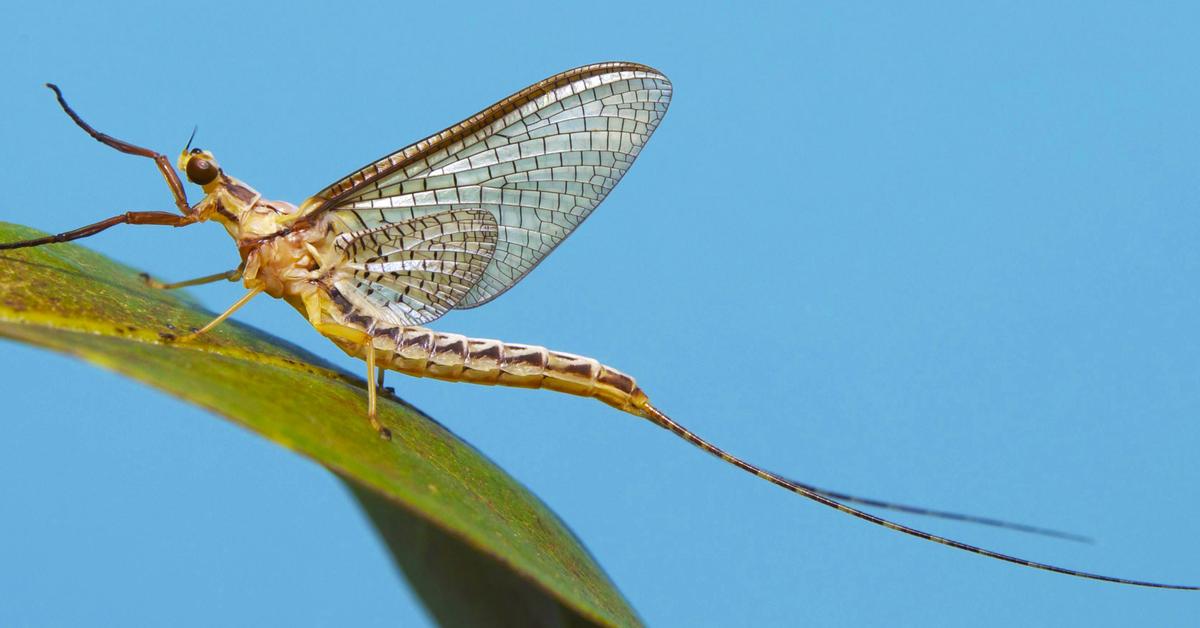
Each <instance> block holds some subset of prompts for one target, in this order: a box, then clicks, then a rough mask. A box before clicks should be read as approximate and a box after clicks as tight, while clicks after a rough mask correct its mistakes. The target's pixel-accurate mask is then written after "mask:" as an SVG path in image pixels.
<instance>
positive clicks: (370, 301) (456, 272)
mask: <svg viewBox="0 0 1200 628" xmlns="http://www.w3.org/2000/svg"><path fill="white" fill-rule="evenodd" d="M496 232H497V230H496V219H495V218H493V217H492V214H491V213H490V212H487V211H484V210H481V209H456V210H449V211H442V212H438V213H434V214H428V215H425V216H420V217H417V218H411V219H408V220H404V221H401V222H397V223H394V224H384V225H380V226H377V227H372V228H367V229H361V230H358V231H354V232H347V233H343V234H341V235H339V236H338V237H337V239H336V240H335V241H334V246H336V247H337V248H338V250H339V251H340V252H341V253H342V256H343V258H342V261H341V263H339V264H337V265H336V267H335V268H336V270H335V271H334V272H335V274H334V277H333V286H334V288H336V289H337V292H338V293H339V294H340V295H341V296H342V297H344V298H345V299H346V300H347V301H349V303H350V305H351V306H352V308H353V313H354V314H357V315H360V316H367V317H370V318H372V319H375V320H378V321H380V322H382V323H384V324H385V325H388V326H401V325H424V324H425V323H428V322H429V321H432V320H433V319H435V318H438V317H439V316H441V315H443V314H445V313H446V312H447V311H449V310H450V309H451V308H453V307H454V306H456V305H457V304H458V303H460V302H461V301H462V299H463V298H464V297H465V296H466V295H467V293H468V292H470V290H471V288H472V287H474V286H475V285H476V284H478V282H479V280H480V278H481V277H482V276H483V273H484V270H485V269H486V268H487V265H488V262H490V261H491V259H492V256H493V255H494V254H495V251H496Z"/></svg>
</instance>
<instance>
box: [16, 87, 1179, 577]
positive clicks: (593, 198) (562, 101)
mask: <svg viewBox="0 0 1200 628" xmlns="http://www.w3.org/2000/svg"><path fill="white" fill-rule="evenodd" d="M48 87H50V89H52V90H53V91H54V94H55V96H56V98H57V99H58V103H59V105H60V106H61V107H62V109H63V110H64V111H65V112H66V113H67V115H69V116H70V117H71V119H72V120H74V122H75V124H76V125H78V126H79V127H80V128H82V129H83V130H84V131H86V132H87V133H88V134H89V135H91V136H92V137H93V138H94V139H96V140H98V141H99V142H101V143H103V144H105V145H107V146H110V147H112V148H114V149H116V150H119V151H121V152H124V153H129V154H132V155H138V156H142V157H148V158H151V159H153V160H154V161H155V163H156V165H157V167H158V169H159V171H160V172H161V173H162V176H163V178H164V179H165V180H166V182H167V185H168V187H170V190H171V193H172V195H173V197H174V200H175V205H176V207H177V209H178V210H179V213H178V214H176V213H170V212H160V211H146V212H128V213H124V214H119V215H117V216H113V217H111V218H108V219H106V220H102V221H100V222H97V223H94V224H91V225H88V226H85V227H81V228H79V229H75V230H73V231H68V232H65V233H60V234H58V235H53V236H47V237H43V238H37V239H33V240H26V241H21V242H10V243H4V244H0V249H17V248H22V247H31V246H41V245H45V244H52V243H58V242H67V241H70V240H76V239H79V238H84V237H88V236H91V235H95V234H97V233H99V232H101V231H103V230H105V229H108V228H109V227H113V226H115V225H119V224H132V225H168V226H172V227H184V226H188V225H192V224H197V223H201V222H206V221H215V222H217V223H219V224H221V226H223V227H224V228H225V230H226V231H228V233H229V235H230V236H231V237H232V238H233V239H234V241H235V242H236V243H237V247H238V253H239V255H240V257H241V264H239V265H238V267H237V268H236V269H234V270H230V271H227V272H221V273H215V274H213V275H209V276H206V277H201V278H198V279H194V280H190V281H184V282H179V283H175V284H159V283H157V282H154V281H153V280H148V281H151V283H152V284H153V285H158V286H159V287H163V288H174V287H181V286H186V285H196V284H201V283H208V282H213V281H220V280H223V279H228V280H237V279H240V280H241V281H242V282H243V284H244V285H245V287H246V288H247V292H246V294H245V296H243V297H242V298H241V299H239V300H238V301H237V302H236V303H234V304H233V305H232V306H230V307H229V308H228V309H227V310H225V311H224V312H223V313H222V314H220V315H219V316H217V317H216V318H215V319H213V320H212V322H210V323H209V324H207V325H205V326H204V327H203V328H202V329H200V330H198V331H196V332H195V333H194V334H192V335H193V336H194V335H198V334H202V333H205V332H207V331H208V330H210V329H212V328H213V327H215V326H216V325H218V324H220V323H221V322H222V321H224V320H225V319H226V318H228V317H229V316H230V315H231V314H233V313H234V312H235V311H236V310H237V309H238V308H240V307H242V306H243V305H245V304H246V303H247V302H248V301H250V300H251V299H252V298H254V297H255V296H256V295H259V294H261V293H264V292H265V293H266V294H269V295H271V296H273V297H276V298H281V299H283V300H285V301H287V302H288V303H289V304H291V305H292V306H293V307H295V308H296V309H297V310H298V311H299V312H300V313H301V314H302V315H304V316H305V317H306V318H307V319H308V321H309V322H310V323H311V324H312V325H313V327H315V328H316V329H317V330H318V331H319V332H320V333H321V334H323V335H324V336H326V337H327V338H329V339H330V340H332V341H333V342H334V343H335V344H336V345H337V346H338V347H340V348H341V349H342V350H343V351H345V352H346V353H347V354H349V355H351V356H354V357H356V358H361V359H363V360H364V361H365V362H366V365H367V378H366V381H367V417H368V419H369V421H370V422H371V424H372V426H373V427H374V429H375V430H376V431H377V432H378V433H379V435H380V436H382V437H383V438H390V434H389V432H388V431H387V429H386V428H385V427H383V426H382V425H381V424H380V423H379V422H378V420H377V419H376V416H375V415H376V395H377V392H378V390H379V388H380V387H381V386H382V384H383V374H384V372H385V370H393V371H397V372H400V373H405V374H408V375H413V376H417V377H432V378H435V379H440V380H445V381H451V382H470V383H475V384H485V385H500V386H515V387H520V388H545V389H550V390H555V391H560V392H565V393H569V394H573V395H579V396H584V397H592V398H595V399H598V400H600V401H602V402H604V403H606V404H608V405H610V406H613V407H614V408H617V409H618V410H621V411H623V412H627V413H629V414H632V415H635V416H638V417H642V418H645V419H648V420H649V421H651V422H653V423H654V424H656V425H658V426H660V427H662V428H665V429H667V430H669V431H670V432H672V433H674V434H675V435H677V436H679V437H680V438H682V439H684V440H686V441H688V442H689V443H691V444H693V445H695V446H696V447H699V448H700V449H702V450H704V451H706V452H708V453H709V454H712V455H713V456H716V457H717V458H720V459H721V460H723V461H725V462H727V463H729V464H732V465H733V466H736V467H738V468H739V469H742V470H743V471H746V472H748V473H751V474H754V475H756V476H758V477H759V478H762V479H764V480H766V481H768V482H771V483H772V484H775V485H778V486H780V487H782V488H784V489H787V490H789V491H791V492H793V493H797V494H799V495H802V496H804V497H807V498H808V499H811V500H814V501H816V502H818V503H820V504H823V505H825V506H828V507H830V508H834V509H837V510H839V511H841V512H844V513H846V514H849V515H852V516H854V517H858V518H859V519H863V520H865V521H868V522H870V523H873V524H876V525H880V526H883V527H885V528H889V529H891V530H895V531H897V532H902V533H904V534H908V535H911V536H915V537H918V538H921V539H925V540H928V541H933V542H935V543H940V544H942V545H947V546H950V547H954V548H957V549H960V550H965V551H968V552H972V553H975V554H980V555H983V556H987V557H990V558H995V559H999V560H1003V561H1007V562H1010V563H1016V564H1018V565H1023V566H1026V567H1033V568H1036V569H1042V570H1046V571H1051V572H1056V573H1061V574H1067V575H1071V576H1078V577H1083V578H1091V579H1094V580H1103V581H1108V582H1117V583H1124V584H1132V585H1138V586H1146V587H1157V588H1169V589H1189V590H1197V589H1200V587H1197V586H1189V585H1172V584H1160V583H1154V582H1146V581H1141V580H1130V579H1125V578H1115V577H1110V576H1103V575H1098V574H1093V573H1087V572H1082V571H1076V570H1073V569H1066V568H1062V567H1056V566H1053V565H1048V564H1043V563H1038V562H1033V561H1029V560H1025V559H1022V558H1016V557H1013V556H1008V555H1005V554H1001V553H998V552H994V551H991V550H987V549H983V548H980V547H976V546H973V545H968V544H966V543H961V542H958V541H954V540H951V539H947V538H943V537H940V536H936V535H933V534H929V533H927V532H922V531H920V530H916V529H913V528H910V527H907V526H904V525H901V524H898V523H894V522H892V521H889V520H887V519H883V518H880V517H878V516H875V515H873V514H869V513H867V512H865V511H862V510H859V509H856V508H853V507H851V506H848V505H847V503H855V502H857V503H861V504H866V505H868V506H876V507H883V508H891V509H895V510H902V511H907V512H913V513H917V514H925V515H932V516H939V517H944V518H953V519H960V520H966V521H973V522H977V523H984V524H988V525H997V526H1002V527H1010V528H1017V529H1021V530H1024V531H1027V532H1035V533H1042V534H1051V535H1056V536H1067V535H1065V534H1062V533H1057V532H1054V531H1049V530H1043V529H1040V528H1033V527H1031V526H1020V525H1017V524H1009V523H1006V522H1002V521H997V520H992V519H984V518H980V517H972V516H968V515H959V514H955V513H946V512H941V511H932V510H928V509H923V508H915V507H911V506H903V505H900V504H892V503H888V502H882V501H878V500H872V499H867V498H860V497H854V496H851V495H846V494H843V493H836V492H833V491H827V490H824V489H820V488H817V487H814V486H811V485H808V484H803V483H800V482H796V481H793V480H790V479H787V478H785V477H783V476H780V475H777V474H775V473H772V472H770V471H767V470H765V469H762V468H760V467H758V466H755V465H753V464H750V463H749V462H746V461H744V460H742V459H741V458H738V457H736V456H734V455H732V454H729V453H727V452H725V451H724V450H722V449H720V448H719V447H717V446H715V445H713V444H711V443H709V442H708V441H706V440H704V439H702V438H700V437H699V436H697V435H695V434H693V433H692V432H691V431H689V430H688V429H687V428H685V427H683V426H682V425H680V424H679V423H676V422H675V421H674V420H672V419H671V418H670V417H668V416H667V415H666V414H664V413H663V412H661V411H660V410H658V408H656V407H655V406H654V405H653V404H651V403H650V400H649V398H648V397H647V396H646V394H645V392H643V390H642V389H641V388H640V387H639V386H638V385H637V384H636V383H635V381H634V379H633V378H632V377H630V376H629V375H626V374H624V373H622V372H620V371H618V370H616V369H614V368H611V367H609V366H606V365H604V364H601V363H600V362H598V361H596V360H594V359H592V358H588V357H582V356H578V355H573V354H569V353H563V352H559V351H551V350H548V349H545V348H543V347H536V346H529V345H521V344H513V343H505V342H500V341H498V340H484V339H478V338H468V337H465V336H461V335H457V334H450V333H442V332H435V331H431V330H429V329H427V328H425V327H424V325H426V324H428V323H430V322H432V321H434V320H435V319H437V318H438V317H440V316H442V315H443V314H445V313H446V312H447V311H449V310H451V309H466V308H473V307H477V306H480V305H483V304H485V303H487V302H489V301H491V300H492V299H494V298H496V297H498V296H499V295H501V294H503V293H504V292H505V291H506V290H508V289H509V288H511V287H512V286H513V285H514V284H515V283H517V282H518V281H520V280H521V279H522V278H523V277H524V276H525V275H526V274H527V273H528V272H529V271H530V270H532V269H533V268H534V267H535V266H536V265H537V264H538V263H540V262H541V261H542V260H543V259H544V258H545V257H546V256H547V255H548V254H549V253H550V252H551V251H553V250H554V249H555V247H557V246H558V245H559V244H560V243H561V242H562V241H563V240H564V239H565V238H566V237H567V236H568V235H570V234H571V233H572V232H573V231H574V230H575V228H576V227H578V226H579V224H580V223H582V222H583V221H584V219H586V218H587V217H588V215H589V214H590V213H591V212H592V211H593V210H594V209H595V208H596V206H597V205H598V204H599V203H600V202H601V201H602V200H604V198H605V196H607V195H608V193H609V192H610V191H611V190H612V188H613V187H614V186H615V185H616V184H617V182H618V181H620V179H621V178H622V177H623V176H624V175H625V173H626V171H627V170H628V169H629V167H630V165H632V163H633V161H634V159H635V158H636V157H637V155H638V154H639V152H640V151H641V150H642V147H643V146H644V145H645V143H646V141H647V140H648V139H649V137H650V135H651V134H652V133H653V132H654V130H655V129H656V128H657V127H658V125H659V123H660V122H661V120H662V118H663V115H664V114H665V113H666V111H667V106H668V104H669V102H670V99H671V90H672V88H671V83H670V82H669V81H668V80H667V78H666V77H665V76H664V75H663V74H661V73H660V72H658V71H657V70H654V69H653V68H650V67H647V66H644V65H639V64H635V63H600V64H593V65H588V66H583V67H580V68H576V69H573V70H568V71H566V72H562V73H560V74H557V75H555V76H552V77H550V78H547V79H545V80H542V81H540V82H538V83H535V84H534V85H531V86H529V87H527V88H525V89H523V90H521V91H519V92H517V93H515V94H513V95H512V96H509V97H508V98H505V99H504V100H502V101H500V102H498V103H496V104H494V105H492V106H490V107H488V108H487V109H484V110H483V111H481V112H479V113H477V114H475V115H473V116H471V117H470V118H467V119H466V120H463V121H462V122H459V123H458V124H455V125H453V126H451V127H449V128H447V129H445V130H444V131H441V132H439V133H436V134H434V135H431V136H430V137H427V138H425V139H423V140H421V141H419V142H417V143H415V144H413V145H411V146H408V147H407V148H404V149H401V150H399V151H397V152H395V153H392V154H390V155H387V156H386V157H383V158H382V159H379V160H378V161H374V162H372V163H369V164H367V165H366V166H365V167H363V168H361V169H359V170H357V171H355V172H353V173H351V174H350V175H348V176H346V177H344V178H342V179H340V180H338V181H336V182H335V183H333V184H332V185H329V186H328V187H326V188H325V189H323V190H321V191H320V192H318V193H317V194H315V195H314V196H312V197H311V198H309V199H308V200H306V201H304V202H303V203H301V204H300V205H299V206H296V205H292V204H290V203H286V202H282V201H272V200H267V199H265V198H263V196H262V195H261V194H259V193H258V192H257V191H255V190H254V189H253V188H251V187H250V186H248V185H246V184H245V183H243V182H241V181H239V180H237V179H235V178H233V177H231V176H229V175H228V174H227V173H225V172H224V171H223V170H222V169H221V167H220V166H219V165H218V163H217V161H216V159H215V158H214V157H213V154H212V153H211V152H209V151H206V150H201V149H199V148H191V140H190V139H189V141H188V146H187V147H185V148H184V150H183V152H182V153H181V154H180V155H179V158H178V160H177V162H176V165H177V166H178V168H179V170H180V171H182V172H183V173H184V174H185V176H186V177H187V179H188V181H190V182H191V183H193V184H195V185H198V186H200V187H201V188H202V189H203V191H204V198H202V199H201V200H200V201H199V202H198V203H196V204H194V205H192V204H190V203H189V202H188V200H187V195H186V192H185V189H184V185H183V182H182V181H181V180H180V178H179V176H178V174H176V172H175V170H174V169H172V165H171V163H170V161H169V160H168V159H167V157H166V156H165V155H162V154H160V153H157V152H154V151H151V150H149V149H146V148H142V147H140V146H136V145H133V144H130V143H128V142H125V141H122V140H119V139H116V138H114V137H112V136H109V135H107V134H104V133H101V132H99V131H97V130H95V129H94V128H92V127H91V126H90V125H89V124H88V123H86V122H84V120H83V119H82V118H81V117H80V116H79V115H78V114H76V113H75V111H74V110H73V109H72V108H71V107H70V106H69V105H68V104H67V102H66V100H65V99H64V97H63V95H62V92H61V91H60V90H59V89H58V87H56V86H54V85H48ZM193 137H194V133H193ZM187 339H188V337H184V338H182V339H181V340H184V341H186V340H187Z"/></svg>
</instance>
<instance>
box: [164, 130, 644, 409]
mask: <svg viewBox="0 0 1200 628" xmlns="http://www.w3.org/2000/svg"><path fill="white" fill-rule="evenodd" d="M198 155H200V156H202V157H203V158H204V159H207V160H209V161H210V162H211V161H212V156H211V155H210V154H208V153H203V152H202V153H198ZM188 159H189V155H188V154H186V153H185V154H184V155H183V156H181V158H180V168H181V169H184V170H186V168H187V160H188ZM213 163H215V162H213ZM203 187H204V192H205V197H204V199H203V200H201V201H200V202H199V203H198V204H197V205H196V206H195V210H196V211H197V212H198V214H199V217H200V219H201V220H216V221H217V222H220V223H221V224H222V225H223V226H224V227H225V229H226V231H228V232H229V235H230V236H232V237H233V239H234V240H235V241H236V242H237V245H238V251H239V253H240V254H241V256H242V266H241V268H242V282H243V283H244V284H245V286H246V288H247V289H249V290H250V294H257V293H258V292H265V293H267V294H269V295H271V296H273V297H276V298H280V299H283V300H285V301H287V302H288V303H290V304H291V305H292V306H293V307H295V308H296V309H297V310H299V311H300V312H301V313H302V314H304V316H305V317H307V318H308V320H309V322H310V323H311V324H312V325H313V327H315V328H316V329H317V330H318V331H320V332H321V334H323V335H324V336H325V337H327V338H329V339H330V340H332V341H333V342H334V344H336V345H337V346H338V347H341V349H342V350H343V351H345V352H346V353H347V354H349V355H351V356H353V357H356V358H360V359H363V360H367V361H368V362H369V363H373V365H375V366H378V367H380V368H384V369H388V370H392V371H397V372H400V373H404V374H406V375H413V376H416V377H430V378H434V379H440V380H443V381H450V382H469V383H474V384H485V385H493V386H495V385H498V386H514V387H517V388H546V389H549V390H555V391H559V392H565V393H569V394H572V395H579V396H583V397H593V398H596V399H599V400H600V401H603V402H604V403H606V404H608V405H611V406H613V407H615V408H618V409H620V410H623V411H625V412H629V413H631V414H635V415H637V416H643V417H644V416H646V413H645V411H644V408H645V406H646V396H645V394H643V393H642V391H641V390H640V389H639V388H638V386H637V384H636V382H635V381H634V379H633V378H632V377H630V376H629V375H626V374H624V373H622V372H620V371H618V370H616V369H613V368H611V367H608V366H605V365H603V364H601V363H600V362H598V361H596V360H594V359H592V358H587V357H583V356H578V355H573V354H570V353H563V352H559V351H551V350H549V349H546V348H544V347H537V346H529V345H522V344H511V343H505V342H501V341H499V340H486V339H479V338H468V337H466V336H462V335H458V334H448V333H441V332H435V331H432V330H429V329H426V328H424V327H415V326H398V327H397V326H391V327H388V326H383V325H384V324H382V323H380V321H378V320H375V319H370V318H365V317H362V316H359V315H356V314H355V312H354V310H353V308H352V307H351V306H350V304H349V303H347V302H346V301H345V300H344V299H339V298H337V292H336V291H335V290H332V285H333V283H334V281H335V280H336V278H337V273H339V272H343V271H342V268H343V266H344V264H343V262H344V260H343V259H342V256H343V255H344V254H343V253H342V252H341V250H340V249H338V247H336V246H335V245H334V240H335V237H336V230H334V229H330V228H328V225H327V224H326V222H327V221H329V220H332V218H331V217H330V216H329V215H327V216H324V217H322V218H321V219H319V220H318V221H317V222H316V223H315V224H312V225H305V227H304V228H302V229H295V230H292V229H291V226H292V224H293V223H294V222H295V221H296V219H297V218H299V217H300V216H301V213H300V210H299V208H297V207H296V206H295V205H292V204H290V203H286V202H280V201H269V200H265V199H263V198H262V195H260V194H259V193H258V192H257V191H255V190H254V189H253V188H251V187H249V186H247V185H246V184H244V183H242V182H241V181H238V180H236V179H234V178H232V177H229V176H227V175H225V174H223V173H222V174H221V175H220V176H219V177H217V179H215V180H214V181H213V182H212V183H210V184H208V185H205V186H203ZM372 354H373V355H372ZM372 375H373V374H372ZM372 393H374V391H372ZM372 397H373V394H372ZM373 401H374V400H373V399H371V400H370V402H373ZM371 405H372V406H373V405H374V404H373V403H371ZM372 414H373V413H372Z"/></svg>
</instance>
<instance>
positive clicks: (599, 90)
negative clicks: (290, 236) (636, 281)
mask: <svg viewBox="0 0 1200 628" xmlns="http://www.w3.org/2000/svg"><path fill="white" fill-rule="evenodd" d="M670 99H671V84H670V82H669V81H668V80H667V79H666V77H665V76H663V75H662V74H661V73H659V72H658V71H656V70H654V69H653V68H649V67H646V66H643V65H638V64H634V63H601V64H595V65H589V66H584V67H581V68H576V69H574V70H569V71H567V72H563V73H561V74H558V75H555V76H552V77H550V78H548V79H545V80H543V81H541V82H539V83H536V84H534V85H531V86H530V87H528V88H526V89H524V90H522V91H520V92H518V93H516V94H513V95H512V96H510V97H508V98H506V99H504V100H502V101H500V102H499V103H496V104H495V105H492V106H491V107H489V108H487V109H485V110H484V111H481V112H479V113H478V114H476V115H474V116H472V117H470V118H468V119H466V120H464V121H462V122H460V123H458V124H456V125H454V126H452V127H450V128H448V129H446V130H444V131H441V132H440V133H437V134H435V135H432V136H430V137H428V138H426V139H424V140H421V141H420V142H417V143H416V144H413V145H412V146H409V147H407V148H405V149H403V150H400V151H397V152H396V153H393V154H392V155H389V156H387V157H384V158H383V159H381V160H379V161H376V162H374V163H372V164H369V165H367V166H366V167H364V168H362V169H360V170H359V171H357V172H355V173H353V174H351V175H349V176H347V177H345V178H344V179H342V180H340V181H338V182H336V183H334V184H333V185H330V186H329V187H328V188H326V189H325V190H322V191H321V192H320V193H319V194H317V195H316V196H314V197H313V198H312V199H309V201H308V202H306V203H305V206H306V207H308V208H310V209H311V213H312V214H313V215H317V214H321V215H324V214H325V213H328V214H329V217H328V219H329V220H331V224H332V225H333V226H334V228H335V229H338V230H341V231H344V232H364V231H369V230H371V229H375V228H378V227H380V226H383V225H387V224H394V223H398V222H403V221H407V220H412V219H415V218H420V217H422V216H427V215H431V214H436V213H439V212H445V211H447V210H463V209H477V210H483V211H486V212H488V213H490V214H491V216H492V217H493V219H494V221H495V224H496V228H497V232H496V241H495V251H494V254H493V256H492V258H491V260H490V261H489V262H488V264H487V267H486V269H485V270H484V272H483V273H482V276H480V277H479V279H478V282H477V283H476V284H475V285H474V286H472V287H471V288H470V290H469V291H468V292H467V294H466V295H465V296H463V298H461V299H460V300H458V301H457V302H456V303H454V304H453V306H452V307H456V308H460V309H465V308H471V307H475V306H478V305H482V304H483V303H486V302H488V301H490V300H492V299H494V298H495V297H497V296H498V295H500V294H501V293H503V292H504V291H506V290H508V289H509V288H510V287H512V285H513V284H515V283H517V282H518V281H519V280H520V279H521V278H522V277H524V276H525V275H526V274H527V273H528V272H529V271H530V270H532V269H533V267H534V266H536V265H537V264H538V263H539V262H540V261H541V260H542V259H543V258H545V257H546V255H548V254H549V253H550V251H552V250H554V248H555V247H556V246H558V244H559V243H561V242H562V241H563V239H565V238H566V237H567V236H568V235H570V233H571V232H572V231H573V230H574V229H575V228H576V227H578V226H579V224H580V223H582V222H583V220H584V219H586V218H587V217H588V215H590V214H591V212H592V210H594V209H595V208H596V206H597V205H598V204H600V202H601V201H602V200H604V198H605V196H607V195H608V193H609V192H610V191H611V190H612V189H613V187H614V186H615V185H616V184H617V182H618V181H620V179H621V177H622V176H624V174H625V172H626V171H627V170H628V169H629V167H630V165H632V164H633V161H634V159H635V158H636V157H637V156H638V154H639V153H640V152H641V150H642V147H643V146H644V145H645V144H646V141H647V140H648V139H649V137H650V135H651V134H652V133H653V132H654V130H655V128H657V127H658V124H659V123H660V122H661V120H662V117H663V115H664V114H665V113H666V110H667V106H668V105H669V103H670ZM439 315H440V314H439ZM422 318H423V317H422Z"/></svg>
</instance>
